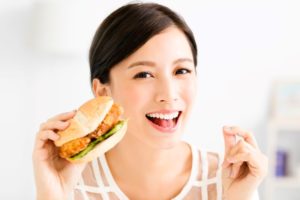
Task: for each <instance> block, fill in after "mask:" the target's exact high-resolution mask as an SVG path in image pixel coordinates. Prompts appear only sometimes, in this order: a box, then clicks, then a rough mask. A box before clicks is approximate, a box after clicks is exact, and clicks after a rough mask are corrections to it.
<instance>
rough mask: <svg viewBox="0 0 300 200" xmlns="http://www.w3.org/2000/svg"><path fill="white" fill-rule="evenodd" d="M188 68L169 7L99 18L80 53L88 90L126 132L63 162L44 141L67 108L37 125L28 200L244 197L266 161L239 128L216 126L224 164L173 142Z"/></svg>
mask: <svg viewBox="0 0 300 200" xmlns="http://www.w3.org/2000/svg"><path fill="white" fill-rule="evenodd" d="M196 65H197V46H196V43H195V40H194V36H193V34H192V32H191V30H190V28H189V27H188V26H187V25H186V23H185V22H184V21H183V19H181V18H180V17H179V16H178V15H177V14H176V13H174V12H173V11H172V10H170V9H169V8H167V7H164V6H161V5H158V4H151V3H133V4H128V5H125V6H123V7H121V8H119V9H118V10H116V11H115V12H113V13H112V14H111V15H109V16H108V17H107V18H106V19H105V20H104V21H103V23H102V24H101V26H100V27H99V28H98V30H97V32H96V34H95V36H94V40H93V43H92V45H91V49H90V70H91V83H92V90H93V93H94V96H101V95H109V96H112V97H113V99H114V100H115V102H116V103H118V104H120V105H121V106H123V108H124V110H125V114H124V115H125V117H126V118H129V119H130V121H129V124H128V130H127V133H126V135H125V136H124V138H123V140H122V141H121V142H120V143H119V144H118V145H116V146H115V147H114V148H113V149H111V150H110V151H108V152H107V153H105V155H99V156H100V157H99V159H97V160H95V161H92V162H91V163H89V164H86V165H85V164H70V163H68V162H67V161H65V160H63V159H61V158H59V157H58V156H57V152H56V149H55V147H54V145H53V141H55V140H57V139H58V135H57V134H56V131H57V130H64V129H66V128H67V127H68V125H69V123H68V120H69V119H71V118H72V117H73V116H74V114H75V112H76V111H72V112H69V113H64V114H60V115H57V116H55V117H53V118H51V119H49V120H48V121H47V122H45V123H43V124H42V125H41V127H40V130H39V132H38V134H37V137H36V144H35V148H34V151H33V163H34V171H35V181H36V189H37V199H43V200H45V199H51V200H56V199H57V200H59V199H67V198H69V197H70V198H71V199H84V200H87V199H151V200H153V199H193V200H194V199H203V200H205V199H230V200H235V199H236V200H241V199H243V200H250V199H253V196H254V193H255V191H256V189H257V187H258V185H259V184H260V182H261V181H262V179H263V177H264V176H265V175H266V171H267V170H266V169H267V159H266V157H265V156H264V155H263V154H262V153H261V152H260V150H259V148H258V147H257V144H256V142H255V139H254V138H253V136H252V135H251V134H250V133H249V132H246V131H243V130H242V129H240V128H238V127H224V128H223V132H224V141H225V147H226V149H225V158H224V162H221V160H223V158H222V157H221V158H220V157H219V156H218V154H215V153H206V152H204V151H202V150H198V149H196V148H195V147H193V146H192V145H190V144H188V143H186V142H183V141H181V140H180V136H181V135H182V134H183V132H184V128H185V124H186V122H187V120H188V116H189V114H190V112H191V109H192V105H193V103H194V99H195V98H194V97H195V93H196V90H197V88H196ZM236 135H239V136H241V137H243V139H242V140H240V141H239V142H237V143H236V140H235V138H236Z"/></svg>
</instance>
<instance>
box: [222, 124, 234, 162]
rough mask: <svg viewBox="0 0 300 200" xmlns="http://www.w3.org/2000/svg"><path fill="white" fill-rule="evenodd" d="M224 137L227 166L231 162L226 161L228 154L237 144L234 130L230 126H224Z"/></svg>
mask: <svg viewBox="0 0 300 200" xmlns="http://www.w3.org/2000/svg"><path fill="white" fill-rule="evenodd" d="M223 137H224V143H225V158H224V163H223V166H224V167H226V166H228V165H229V163H228V162H227V161H226V158H227V155H228V154H229V152H230V149H231V148H232V147H233V146H234V145H235V144H236V139H235V134H234V133H233V132H232V130H231V128H230V127H229V126H224V127H223Z"/></svg>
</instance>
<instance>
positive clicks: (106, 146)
mask: <svg viewBox="0 0 300 200" xmlns="http://www.w3.org/2000/svg"><path fill="white" fill-rule="evenodd" d="M126 130H127V123H124V125H123V126H122V128H121V129H120V130H119V131H117V132H116V133H114V134H113V135H112V136H110V137H109V138H107V139H106V140H104V141H102V142H100V143H99V144H98V145H96V147H95V148H94V149H93V150H91V151H90V152H89V153H88V154H86V155H85V156H83V157H82V158H79V159H75V160H72V159H69V158H66V159H67V160H68V161H69V162H71V163H86V162H90V161H92V160H94V159H95V158H97V157H98V156H100V155H103V154H104V153H105V152H107V151H108V150H110V149H111V148H113V147H114V146H115V145H116V144H118V143H119V142H120V141H121V140H122V138H123V137H124V135H125V133H126Z"/></svg>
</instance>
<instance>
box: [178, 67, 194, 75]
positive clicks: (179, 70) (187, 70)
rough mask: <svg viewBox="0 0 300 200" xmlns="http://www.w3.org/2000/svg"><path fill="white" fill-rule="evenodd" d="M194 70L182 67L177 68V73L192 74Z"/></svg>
mask: <svg viewBox="0 0 300 200" xmlns="http://www.w3.org/2000/svg"><path fill="white" fill-rule="evenodd" d="M191 72H192V70H190V69H185V68H181V69H178V70H176V74H190V73H191Z"/></svg>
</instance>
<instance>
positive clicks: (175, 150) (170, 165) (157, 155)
mask: <svg viewBox="0 0 300 200" xmlns="http://www.w3.org/2000/svg"><path fill="white" fill-rule="evenodd" d="M125 136H126V135H125ZM190 152H191V150H190V148H189V146H188V145H187V144H186V143H184V142H178V143H177V144H176V145H174V146H173V147H170V148H167V149H166V148H163V149H162V148H154V147H152V146H149V145H146V144H144V143H142V142H141V141H139V140H138V139H137V138H134V137H130V134H127V136H126V137H124V138H123V140H122V141H121V142H120V143H119V144H118V145H116V146H115V147H114V148H113V149H112V150H111V151H109V152H108V153H107V154H106V157H107V160H108V164H109V166H110V169H111V171H112V173H113V174H114V175H115V176H116V178H118V177H119V178H121V179H122V176H124V175H125V176H126V174H128V175H129V174H135V175H138V176H135V177H140V178H147V177H152V178H153V177H158V178H159V177H160V176H162V175H166V176H169V175H170V176H174V175H179V174H180V173H183V172H184V171H186V169H187V168H188V169H190V168H191V153H190ZM120 163H122V165H120Z"/></svg>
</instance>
